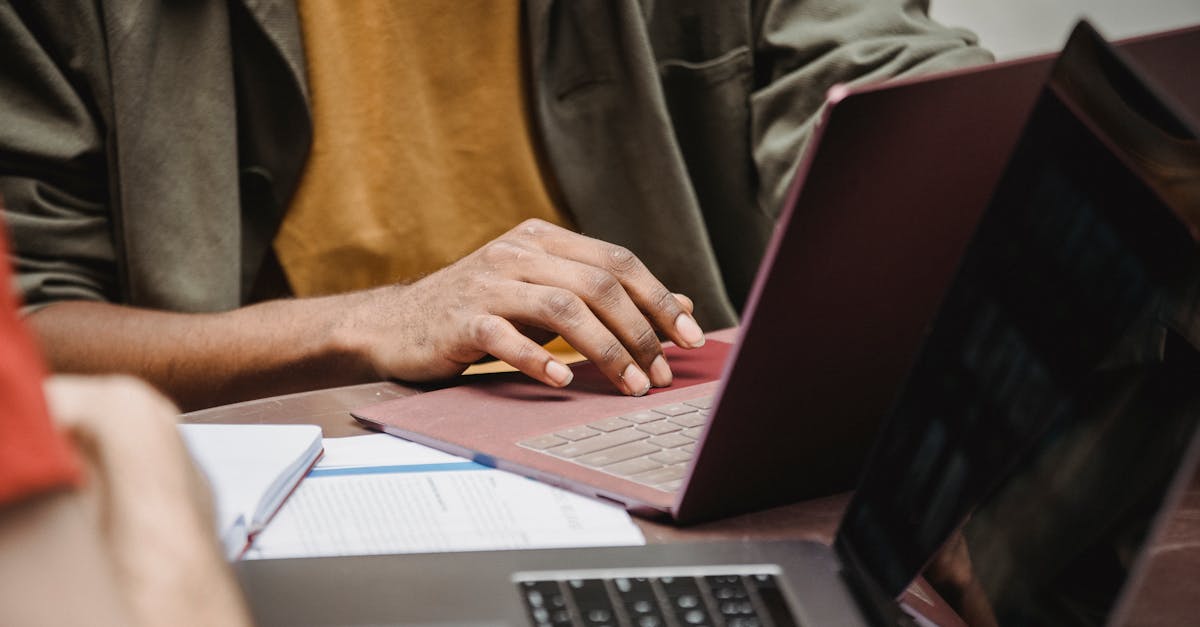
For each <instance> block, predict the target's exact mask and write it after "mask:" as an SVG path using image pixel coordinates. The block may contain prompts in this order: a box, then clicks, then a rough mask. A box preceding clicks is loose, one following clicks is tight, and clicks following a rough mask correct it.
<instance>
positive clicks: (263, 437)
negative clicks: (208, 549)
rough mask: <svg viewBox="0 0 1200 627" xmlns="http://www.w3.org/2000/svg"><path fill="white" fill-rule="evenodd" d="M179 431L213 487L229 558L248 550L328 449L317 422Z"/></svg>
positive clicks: (197, 426) (219, 532) (219, 529)
mask: <svg viewBox="0 0 1200 627" xmlns="http://www.w3.org/2000/svg"><path fill="white" fill-rule="evenodd" d="M179 433H180V435H181V436H183V442H184V444H185V445H186V446H187V448H188V451H189V452H190V453H191V455H192V458H193V459H194V460H195V461H196V465H197V466H199V467H200V470H201V472H203V473H204V475H205V477H206V478H207V479H208V483H209V486H210V487H211V488H212V492H213V502H214V503H213V504H214V508H215V509H216V518H217V520H216V526H217V535H218V537H219V538H220V539H221V542H222V544H223V545H224V547H225V554H226V556H227V557H228V558H229V559H237V558H238V557H240V556H241V555H242V553H244V552H245V550H246V548H247V547H249V544H250V541H251V539H252V538H253V537H254V534H256V533H258V532H259V531H260V530H262V528H263V527H265V526H266V524H267V522H269V521H270V520H271V517H272V516H273V515H274V514H275V512H276V511H278V510H279V507H280V506H281V505H283V501H284V499H286V498H287V496H288V495H289V494H291V493H292V490H294V489H295V488H296V486H297V485H298V484H299V483H300V480H301V479H303V478H304V475H305V474H306V473H307V472H308V470H309V469H310V468H312V466H313V464H315V463H316V462H317V459H318V458H320V456H321V451H322V450H323V449H322V444H321V428H320V427H318V426H316V425H222V424H181V425H179Z"/></svg>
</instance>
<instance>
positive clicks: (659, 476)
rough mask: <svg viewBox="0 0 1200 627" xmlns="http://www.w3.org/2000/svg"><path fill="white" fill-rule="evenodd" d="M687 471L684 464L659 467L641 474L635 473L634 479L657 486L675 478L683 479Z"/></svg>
mask: <svg viewBox="0 0 1200 627" xmlns="http://www.w3.org/2000/svg"><path fill="white" fill-rule="evenodd" d="M686 471H687V467H686V466H684V465H683V464H680V465H678V466H667V467H666V468H659V469H658V470H651V471H650V472H644V473H642V474H640V475H635V476H634V477H633V479H634V480H635V481H637V482H638V483H644V484H646V485H651V486H657V485H658V484H660V483H666V482H668V481H674V480H675V479H682V478H683V473H684V472H686Z"/></svg>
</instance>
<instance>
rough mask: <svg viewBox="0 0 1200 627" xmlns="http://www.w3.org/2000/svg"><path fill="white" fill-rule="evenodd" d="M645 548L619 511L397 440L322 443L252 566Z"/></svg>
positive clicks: (258, 540)
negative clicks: (342, 558) (335, 558)
mask: <svg viewBox="0 0 1200 627" xmlns="http://www.w3.org/2000/svg"><path fill="white" fill-rule="evenodd" d="M640 544H645V539H644V538H643V537H642V533H641V531H640V530H639V529H638V527H637V525H635V524H634V523H633V521H632V520H631V519H630V517H629V514H628V513H626V512H625V511H624V510H623V509H621V508H619V507H616V506H614V505H609V504H606V503H602V502H599V501H596V500H592V499H589V498H586V497H583V496H580V495H577V494H573V493H570V492H567V491H564V490H561V489H558V488H554V487H551V486H548V485H545V484H542V483H538V482H536V481H533V480H531V479H526V478H524V477H520V476H517V475H514V474H510V473H507V472H504V471H500V470H496V469H494V468H489V467H487V466H483V465H480V464H477V463H475V462H472V461H469V460H466V459H463V458H461V457H455V456H453V455H448V454H446V453H442V452H440V451H437V450H434V449H431V448H428V447H425V446H422V445H420V444H415V443H412V442H408V441H405V440H401V439H399V438H396V437H393V436H390V435H384V434H375V435H364V436H357V437H351V438H326V439H325V456H324V457H323V458H322V460H321V461H320V462H319V463H318V464H317V466H316V467H315V468H314V469H313V470H312V472H310V473H309V476H308V477H306V478H305V479H304V481H303V482H301V484H300V486H299V487H298V488H297V489H296V492H295V493H294V494H293V495H292V497H291V498H290V499H288V500H287V502H286V503H285V504H284V506H283V508H282V509H280V511H279V513H278V514H276V516H275V518H274V519H273V520H272V521H271V523H270V524H269V525H267V527H266V529H264V530H263V531H262V532H261V533H259V534H258V535H257V536H256V537H255V539H254V543H253V545H252V546H251V548H250V550H249V551H248V552H247V554H246V558H247V559H268V558H271V559H273V558H287V557H315V556H329V555H373V554H383V553H423V552H438V551H477V550H491V549H528V548H551V547H568V546H618V545H640Z"/></svg>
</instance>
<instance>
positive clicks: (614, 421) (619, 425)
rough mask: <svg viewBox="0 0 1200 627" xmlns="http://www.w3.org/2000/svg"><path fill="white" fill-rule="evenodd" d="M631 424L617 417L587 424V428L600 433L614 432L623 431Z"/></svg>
mask: <svg viewBox="0 0 1200 627" xmlns="http://www.w3.org/2000/svg"><path fill="white" fill-rule="evenodd" d="M632 424H633V423H631V422H629V421H628V420H625V419H623V418H620V417H617V418H605V419H604V420H597V421H596V422H589V423H588V426H589V427H591V428H593V429H599V430H601V431H616V430H617V429H624V428H625V427H628V426H630V425H632Z"/></svg>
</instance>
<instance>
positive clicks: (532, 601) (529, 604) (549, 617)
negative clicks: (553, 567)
mask: <svg viewBox="0 0 1200 627" xmlns="http://www.w3.org/2000/svg"><path fill="white" fill-rule="evenodd" d="M520 588H521V593H522V595H523V596H524V598H525V607H526V609H528V610H529V616H530V618H532V619H533V623H534V624H535V625H539V626H541V625H551V626H555V625H570V624H571V614H570V612H568V611H567V610H566V607H567V601H566V597H564V596H563V593H562V589H560V588H559V587H558V582H557V581H523V582H521V585H520Z"/></svg>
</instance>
